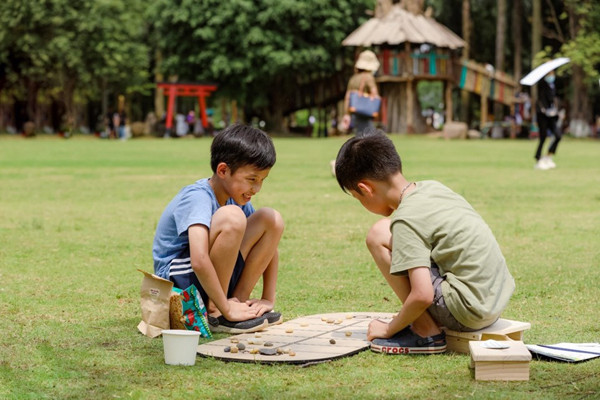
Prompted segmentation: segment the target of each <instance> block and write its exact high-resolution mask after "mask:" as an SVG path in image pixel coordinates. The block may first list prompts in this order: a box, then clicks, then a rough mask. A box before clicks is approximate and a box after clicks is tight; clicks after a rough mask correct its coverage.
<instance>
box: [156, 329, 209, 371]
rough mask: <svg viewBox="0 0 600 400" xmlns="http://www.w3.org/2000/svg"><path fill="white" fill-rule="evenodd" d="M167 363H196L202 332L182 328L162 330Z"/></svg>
mask: <svg viewBox="0 0 600 400" xmlns="http://www.w3.org/2000/svg"><path fill="white" fill-rule="evenodd" d="M162 337H163V347H164V350H165V364H169V365H194V364H196V351H197V347H198V341H199V339H200V332H197V331H185V330H180V329H165V330H163V331H162Z"/></svg>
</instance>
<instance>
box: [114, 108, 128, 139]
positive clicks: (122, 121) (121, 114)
mask: <svg viewBox="0 0 600 400" xmlns="http://www.w3.org/2000/svg"><path fill="white" fill-rule="evenodd" d="M126 124H127V113H126V112H125V109H124V108H123V109H121V111H119V125H115V127H117V126H118V128H117V129H118V132H119V139H121V140H127V135H126V132H125V125H126Z"/></svg>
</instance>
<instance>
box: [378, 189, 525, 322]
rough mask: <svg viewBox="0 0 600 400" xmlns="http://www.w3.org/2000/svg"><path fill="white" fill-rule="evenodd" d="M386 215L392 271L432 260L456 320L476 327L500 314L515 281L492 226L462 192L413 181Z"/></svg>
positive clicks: (424, 264)
mask: <svg viewBox="0 0 600 400" xmlns="http://www.w3.org/2000/svg"><path fill="white" fill-rule="evenodd" d="M390 218H391V228H390V229H391V232H392V263H391V268H390V272H391V273H392V274H407V273H408V272H407V271H408V270H409V269H411V268H416V267H431V262H432V261H433V262H435V264H436V265H437V266H438V268H439V270H440V275H441V276H443V277H444V278H445V280H444V282H442V293H443V295H444V300H445V301H446V305H447V307H448V309H449V310H450V312H451V313H452V315H453V316H454V317H455V318H456V320H457V321H458V322H460V323H461V324H463V325H465V326H467V327H470V328H473V329H482V328H484V327H486V326H489V325H490V324H492V323H494V321H495V320H496V319H497V318H499V317H500V314H501V313H502V311H503V310H504V308H505V307H506V305H507V304H508V300H509V299H510V296H511V295H512V293H513V291H514V288H515V283H514V280H513V278H512V276H511V275H510V272H509V271H508V268H507V266H506V261H505V260H504V256H503V255H502V252H501V251H500V246H499V245H498V242H497V241H496V238H495V237H494V235H493V234H492V231H491V230H490V228H489V227H488V225H487V224H486V223H485V221H484V220H483V219H482V218H481V216H480V215H479V214H478V213H477V212H476V211H475V210H474V209H473V207H471V205H470V204H469V203H468V202H467V201H466V200H465V199H464V198H463V197H462V196H460V195H458V194H457V193H454V192H453V191H452V190H450V189H449V188H447V187H446V186H444V185H442V184H441V183H439V182H436V181H422V182H417V184H416V189H415V190H413V191H412V192H410V193H408V194H407V195H406V196H405V197H404V199H403V200H402V202H401V203H400V206H399V207H398V209H396V211H394V213H393V214H392V215H391V217H390Z"/></svg>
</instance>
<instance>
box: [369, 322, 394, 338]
mask: <svg viewBox="0 0 600 400" xmlns="http://www.w3.org/2000/svg"><path fill="white" fill-rule="evenodd" d="M388 328H389V324H386V323H385V322H383V321H380V320H378V319H375V320H373V321H371V323H370V324H369V329H367V340H368V341H371V340H373V339H377V338H383V339H387V338H389V337H390V336H391V335H390V334H389V333H388Z"/></svg>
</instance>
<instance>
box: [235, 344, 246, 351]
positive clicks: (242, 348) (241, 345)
mask: <svg viewBox="0 0 600 400" xmlns="http://www.w3.org/2000/svg"><path fill="white" fill-rule="evenodd" d="M237 348H238V349H240V350H246V345H245V344H244V343H238V345H237Z"/></svg>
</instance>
